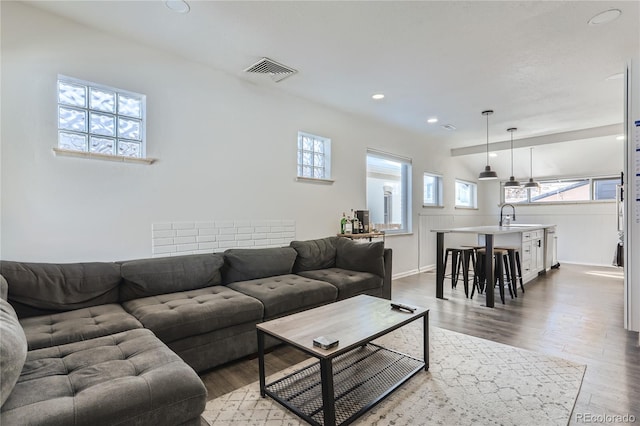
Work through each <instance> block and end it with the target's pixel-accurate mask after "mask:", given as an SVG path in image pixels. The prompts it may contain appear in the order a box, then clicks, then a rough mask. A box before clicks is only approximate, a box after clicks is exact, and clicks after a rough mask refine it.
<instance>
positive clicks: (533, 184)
mask: <svg viewBox="0 0 640 426" xmlns="http://www.w3.org/2000/svg"><path fill="white" fill-rule="evenodd" d="M529 151H530V154H529V161H530V169H529V170H530V175H529V176H531V177H530V178H529V182H527V183H525V184H524V187H525V188H540V184H539V183H538V182H536V181H534V180H533V148H529Z"/></svg>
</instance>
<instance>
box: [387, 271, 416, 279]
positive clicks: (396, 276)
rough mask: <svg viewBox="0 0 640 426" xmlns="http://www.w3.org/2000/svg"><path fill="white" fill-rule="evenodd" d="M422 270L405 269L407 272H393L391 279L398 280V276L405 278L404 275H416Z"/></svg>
mask: <svg viewBox="0 0 640 426" xmlns="http://www.w3.org/2000/svg"><path fill="white" fill-rule="evenodd" d="M419 273H420V270H418V269H411V270H409V271H405V272H399V273H397V274H393V275H391V279H392V280H397V279H398V278H404V277H409V276H411V275H415V274H419Z"/></svg>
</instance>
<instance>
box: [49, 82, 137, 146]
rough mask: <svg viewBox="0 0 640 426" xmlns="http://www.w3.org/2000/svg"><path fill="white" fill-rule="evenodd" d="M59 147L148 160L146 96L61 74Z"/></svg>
mask: <svg viewBox="0 0 640 426" xmlns="http://www.w3.org/2000/svg"><path fill="white" fill-rule="evenodd" d="M57 97H58V148H60V149H65V150H71V151H81V152H89V153H97V154H104V155H111V156H118V157H135V158H145V157H146V143H145V142H146V141H145V139H146V138H145V133H146V96H145V95H142V94H139V93H135V92H130V91H127V90H122V89H117V88H115V87H110V86H105V85H102V84H97V83H93V82H89V81H84V80H80V79H77V78H73V77H67V76H63V75H58V82H57Z"/></svg>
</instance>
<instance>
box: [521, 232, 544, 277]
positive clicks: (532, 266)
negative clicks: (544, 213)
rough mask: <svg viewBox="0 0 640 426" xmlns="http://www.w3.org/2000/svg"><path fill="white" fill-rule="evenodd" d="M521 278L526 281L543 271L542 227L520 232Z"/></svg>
mask: <svg viewBox="0 0 640 426" xmlns="http://www.w3.org/2000/svg"><path fill="white" fill-rule="evenodd" d="M520 256H521V259H520V263H521V264H522V280H523V281H524V282H527V281H529V280H532V279H533V278H535V277H537V276H538V273H540V272H542V271H544V229H538V230H535V231H527V232H523V233H522V250H521V252H520Z"/></svg>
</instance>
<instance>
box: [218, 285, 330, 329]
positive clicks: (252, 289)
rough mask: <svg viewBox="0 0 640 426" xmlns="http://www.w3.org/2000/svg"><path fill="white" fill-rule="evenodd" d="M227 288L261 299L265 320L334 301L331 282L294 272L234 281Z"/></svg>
mask: <svg viewBox="0 0 640 426" xmlns="http://www.w3.org/2000/svg"><path fill="white" fill-rule="evenodd" d="M227 287H229V288H232V289H234V290H237V291H239V292H242V293H244V294H248V295H249V296H252V297H255V298H256V299H258V300H259V301H261V302H262V304H263V305H264V318H265V320H268V319H272V318H276V317H279V316H282V315H286V314H290V313H293V312H298V311H302V310H305V309H309V308H314V307H316V306H320V305H324V304H326V303H330V302H335V300H336V298H337V297H338V290H337V288H336V287H334V286H333V285H331V284H329V283H326V282H323V281H318V280H314V279H311V278H306V277H301V276H300V275H294V274H287V275H278V276H275V277H267V278H258V279H254V280H248V281H238V282H235V283H231V284H228V285H227Z"/></svg>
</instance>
